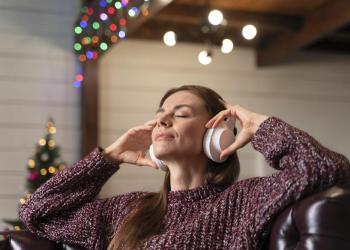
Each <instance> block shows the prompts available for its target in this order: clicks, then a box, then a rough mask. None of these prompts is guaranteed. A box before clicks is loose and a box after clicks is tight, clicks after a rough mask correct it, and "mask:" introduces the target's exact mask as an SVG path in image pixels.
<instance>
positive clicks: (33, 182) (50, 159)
mask: <svg viewBox="0 0 350 250" xmlns="http://www.w3.org/2000/svg"><path fill="white" fill-rule="evenodd" d="M55 133H56V127H55V125H54V121H53V119H52V118H49V121H48V123H47V127H46V135H45V137H43V138H40V139H39V141H38V143H37V146H36V151H35V153H34V155H33V156H32V157H30V159H28V162H27V171H28V175H27V182H26V190H27V192H28V193H27V194H26V195H25V196H24V197H21V198H20V200H19V202H20V204H19V206H18V207H20V206H21V205H22V204H24V203H25V202H26V200H27V199H28V198H29V197H30V195H31V194H32V193H33V192H35V190H36V189H37V188H38V187H40V186H41V185H42V184H44V183H45V182H46V181H47V180H48V179H50V178H51V177H52V176H53V175H55V174H56V173H57V172H58V171H60V170H62V169H64V168H65V166H66V164H65V162H62V161H61V159H60V147H59V146H57V145H56V143H55V141H54V139H53V135H54V134H55ZM4 222H5V223H7V224H9V225H11V226H12V227H13V229H14V230H23V229H25V226H24V225H23V224H22V222H21V221H20V220H19V219H14V220H11V219H4ZM5 230H9V229H5Z"/></svg>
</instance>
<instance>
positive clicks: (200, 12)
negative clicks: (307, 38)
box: [153, 4, 303, 31]
mask: <svg viewBox="0 0 350 250" xmlns="http://www.w3.org/2000/svg"><path fill="white" fill-rule="evenodd" d="M221 11H222V12H223V14H224V18H225V19H226V21H227V26H228V27H231V28H242V27H243V26H244V25H246V24H254V25H255V26H257V27H258V28H259V29H261V30H273V31H281V30H283V31H288V30H291V31H295V30H297V29H299V28H300V27H301V26H302V24H303V17H301V16H289V15H281V14H273V13H261V12H248V11H236V10H228V9H222V10H221ZM208 13H209V9H208V8H206V7H203V6H188V5H180V4H170V5H169V6H168V7H166V8H164V9H163V10H162V11H160V12H159V13H158V14H157V15H155V16H154V17H153V20H157V21H168V22H174V23H187V24H200V23H202V22H203V21H204V20H205V18H206V16H207V15H208Z"/></svg>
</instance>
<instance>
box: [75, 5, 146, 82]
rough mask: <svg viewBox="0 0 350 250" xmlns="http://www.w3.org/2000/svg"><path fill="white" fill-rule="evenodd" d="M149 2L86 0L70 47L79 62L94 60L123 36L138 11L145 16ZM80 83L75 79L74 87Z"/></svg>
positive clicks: (125, 34) (138, 13)
mask: <svg viewBox="0 0 350 250" xmlns="http://www.w3.org/2000/svg"><path fill="white" fill-rule="evenodd" d="M83 4H84V3H83ZM149 4H150V1H149V0H140V1H133V2H131V1H128V0H99V1H97V2H96V3H95V2H91V1H90V2H89V1H86V3H85V6H82V7H81V9H80V10H81V17H80V19H78V20H77V22H76V24H75V27H74V34H75V42H74V43H73V49H74V51H75V52H76V53H77V54H78V59H79V61H80V62H82V63H84V62H86V61H87V60H95V59H97V58H99V55H100V54H101V53H103V52H105V51H107V50H108V49H109V48H110V47H111V45H112V44H114V43H116V42H118V40H119V39H124V38H126V36H127V32H128V29H127V27H128V22H129V20H130V19H132V18H135V17H137V16H138V15H140V14H142V16H148V15H149ZM80 84H81V82H80V81H75V82H74V85H75V86H78V85H80Z"/></svg>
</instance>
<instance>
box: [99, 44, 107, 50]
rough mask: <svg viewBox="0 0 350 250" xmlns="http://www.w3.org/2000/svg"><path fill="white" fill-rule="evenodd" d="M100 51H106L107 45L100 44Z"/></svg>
mask: <svg viewBox="0 0 350 250" xmlns="http://www.w3.org/2000/svg"><path fill="white" fill-rule="evenodd" d="M100 49H102V50H107V49H108V45H107V43H101V44H100Z"/></svg>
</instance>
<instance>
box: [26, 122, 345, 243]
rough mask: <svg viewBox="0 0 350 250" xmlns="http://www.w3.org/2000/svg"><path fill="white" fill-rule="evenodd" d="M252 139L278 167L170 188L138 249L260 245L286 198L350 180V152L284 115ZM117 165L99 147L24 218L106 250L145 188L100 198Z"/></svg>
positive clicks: (38, 195)
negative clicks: (154, 228) (225, 181)
mask: <svg viewBox="0 0 350 250" xmlns="http://www.w3.org/2000/svg"><path fill="white" fill-rule="evenodd" d="M251 144H252V146H253V148H254V149H255V150H257V151H259V152H260V153H262V154H263V155H264V157H265V159H266V161H267V162H268V163H269V164H270V166H271V167H273V168H275V169H278V170H279V171H277V172H276V173H274V174H273V175H272V176H268V177H256V178H250V179H246V180H242V181H239V182H237V183H235V184H233V185H231V186H230V187H228V188H226V189H225V188H223V187H219V186H213V185H209V186H204V187H198V188H194V189H190V190H181V191H170V193H169V196H168V211H167V214H166V216H165V217H164V220H163V223H164V230H163V231H162V233H160V234H157V235H153V236H152V237H150V238H149V239H148V240H146V241H145V242H144V243H143V245H142V247H140V249H239V250H241V249H259V247H260V246H261V244H262V241H263V239H264V238H265V237H266V233H267V225H268V223H269V222H270V221H271V219H272V218H273V216H274V215H275V214H276V213H278V212H280V211H281V210H283V208H284V207H286V206H287V205H288V204H290V203H292V202H294V201H296V200H298V199H300V198H302V197H305V196H306V195H310V194H311V193H315V192H317V191H321V190H324V189H326V188H328V187H330V186H332V185H335V184H338V185H341V186H342V185H345V184H347V183H349V180H350V163H349V160H348V159H347V158H346V157H344V156H343V155H341V154H338V153H336V152H333V151H331V150H329V149H327V148H325V147H323V146H322V145H320V143H319V142H317V141H316V140H315V139H314V138H313V137H311V136H310V135H309V134H307V133H306V132H304V131H302V130H300V129H297V128H295V127H293V126H291V125H289V124H288V123H286V122H284V121H283V120H281V119H279V118H276V117H269V118H268V119H267V120H265V121H264V122H263V123H262V124H261V125H260V127H259V129H258V130H257V132H256V133H255V134H254V136H253V138H252V140H251ZM244 167H249V166H244ZM118 169H119V166H117V165H115V164H114V163H112V162H111V161H108V160H107V159H106V158H104V157H103V155H102V148H100V147H96V148H95V149H94V150H93V151H92V152H91V153H90V154H88V155H87V156H86V157H85V158H83V159H81V160H79V161H78V162H76V163H75V164H73V165H72V166H71V167H69V168H66V169H64V170H62V171H60V172H59V173H58V174H56V175H55V176H54V177H52V178H51V179H50V180H48V181H47V182H46V183H45V184H43V185H42V186H41V187H40V188H39V189H37V191H36V192H35V193H34V194H32V196H31V197H30V199H28V200H27V202H26V203H25V204H24V205H22V207H21V209H20V211H19V215H20V219H21V220H22V221H23V222H24V224H25V225H26V226H27V228H28V229H29V230H30V231H31V232H34V233H36V234H38V235H40V236H42V237H44V238H47V239H50V240H55V241H62V242H66V243H70V244H77V245H81V246H84V247H85V248H87V249H106V248H107V246H108V242H109V241H110V239H111V236H112V234H113V232H114V230H116V229H117V228H118V227H119V226H120V225H121V223H122V221H123V218H125V216H126V214H127V213H128V211H127V210H126V206H127V204H128V203H129V202H130V201H131V200H133V199H136V198H137V197H140V196H142V195H144V194H146V193H147V192H130V193H126V194H122V195H117V196H115V197H112V198H108V199H97V195H98V193H99V191H100V190H101V188H102V186H103V185H104V183H105V182H106V181H107V180H108V179H109V178H110V176H111V175H113V174H114V173H115V172H116V171H117V170H118Z"/></svg>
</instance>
